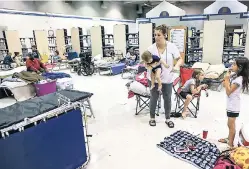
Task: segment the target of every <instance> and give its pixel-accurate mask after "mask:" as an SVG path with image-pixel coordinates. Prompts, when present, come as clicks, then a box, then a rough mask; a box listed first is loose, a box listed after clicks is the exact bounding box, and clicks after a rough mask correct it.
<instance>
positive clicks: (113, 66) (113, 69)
mask: <svg viewBox="0 0 249 169" xmlns="http://www.w3.org/2000/svg"><path fill="white" fill-rule="evenodd" d="M124 68H125V63H107V64H103V65H100V66H98V67H97V69H98V72H99V74H100V75H104V74H102V73H103V72H108V75H117V74H120V73H122V71H123V69H124Z"/></svg>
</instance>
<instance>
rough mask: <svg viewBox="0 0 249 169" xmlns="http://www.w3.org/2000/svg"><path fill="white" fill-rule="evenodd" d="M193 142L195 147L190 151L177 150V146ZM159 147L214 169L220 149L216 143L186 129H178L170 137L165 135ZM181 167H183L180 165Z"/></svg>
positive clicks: (199, 166) (205, 167)
mask: <svg viewBox="0 0 249 169" xmlns="http://www.w3.org/2000/svg"><path fill="white" fill-rule="evenodd" d="M189 142H191V144H192V146H193V147H195V148H194V149H192V150H190V149H189V151H188V152H181V153H180V152H176V151H175V150H176V147H179V146H180V147H186V144H188V143H189ZM157 147H158V148H160V149H162V150H163V151H165V152H166V153H168V154H170V155H172V156H174V157H176V158H178V159H181V160H183V161H186V162H188V163H190V164H192V165H194V166H196V167H197V168H200V169H212V168H213V167H214V164H215V162H216V160H217V158H218V157H219V156H220V151H219V149H218V148H217V147H216V145H215V144H212V143H210V142H208V141H206V140H203V139H201V138H199V137H197V136H194V135H192V134H190V133H188V132H186V131H177V132H175V133H173V134H171V135H170V136H169V137H165V138H164V140H163V141H162V142H160V144H157ZM179 168H181V167H179Z"/></svg>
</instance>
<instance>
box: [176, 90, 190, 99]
mask: <svg viewBox="0 0 249 169" xmlns="http://www.w3.org/2000/svg"><path fill="white" fill-rule="evenodd" d="M179 94H180V96H182V98H184V99H186V98H187V95H192V93H190V92H183V91H181V92H180V93H179Z"/></svg>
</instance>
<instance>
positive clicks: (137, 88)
mask: <svg viewBox="0 0 249 169" xmlns="http://www.w3.org/2000/svg"><path fill="white" fill-rule="evenodd" d="M129 89H130V91H132V92H134V93H137V94H140V95H143V96H150V89H149V88H148V87H146V86H144V85H142V84H141V83H139V82H137V81H134V82H132V83H131V84H130V88H129Z"/></svg>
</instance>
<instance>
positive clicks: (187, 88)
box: [179, 69, 207, 119]
mask: <svg viewBox="0 0 249 169" xmlns="http://www.w3.org/2000/svg"><path fill="white" fill-rule="evenodd" d="M203 79H204V73H203V72H202V71H200V70H196V69H195V70H194V72H193V74H192V78H191V79H189V80H187V81H186V82H185V84H184V85H183V86H182V88H181V92H180V93H179V94H180V96H181V97H182V98H184V99H185V102H184V108H183V112H182V118H183V119H185V118H186V116H187V114H188V111H187V109H188V105H189V103H190V102H191V100H192V99H193V97H194V95H196V94H199V93H200V92H201V90H202V89H205V88H207V85H206V84H200V82H201V81H202V80H203Z"/></svg>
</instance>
